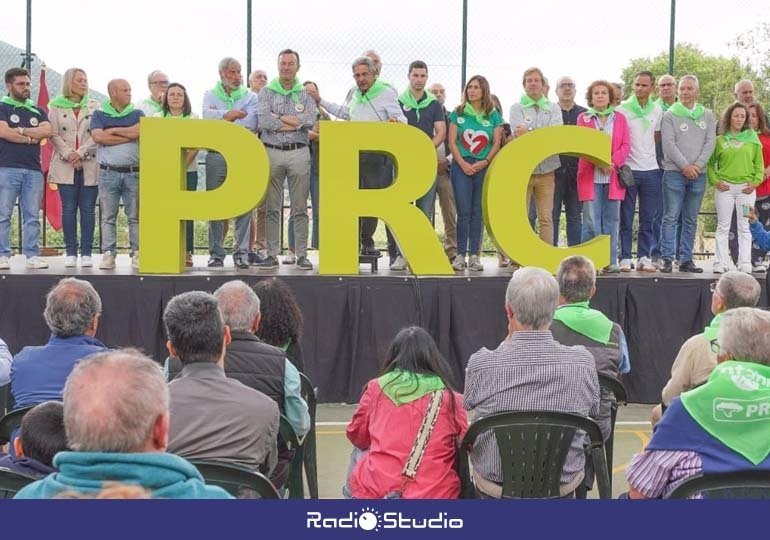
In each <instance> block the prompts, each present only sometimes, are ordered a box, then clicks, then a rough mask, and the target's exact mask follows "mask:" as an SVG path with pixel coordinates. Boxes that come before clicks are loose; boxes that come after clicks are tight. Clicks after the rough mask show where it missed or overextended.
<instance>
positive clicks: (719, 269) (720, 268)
mask: <svg viewBox="0 0 770 540" xmlns="http://www.w3.org/2000/svg"><path fill="white" fill-rule="evenodd" d="M712 272H714V273H715V274H724V273H725V266H724V265H723V264H721V263H718V262H715V263H714V269H713V270H712Z"/></svg>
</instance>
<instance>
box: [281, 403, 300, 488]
mask: <svg viewBox="0 0 770 540" xmlns="http://www.w3.org/2000/svg"><path fill="white" fill-rule="evenodd" d="M278 433H279V434H280V435H281V437H282V438H283V440H284V441H285V442H286V446H287V447H288V448H289V450H294V457H292V459H291V463H289V476H288V478H287V479H286V485H285V488H286V490H287V496H288V498H289V499H304V498H305V484H304V482H303V478H302V469H303V464H304V462H305V445H304V442H305V440H306V438H302V439H300V438H299V437H298V436H297V433H296V432H295V431H294V428H293V427H291V424H290V423H289V419H288V418H286V417H285V416H284V415H281V422H280V424H279V425H278Z"/></svg>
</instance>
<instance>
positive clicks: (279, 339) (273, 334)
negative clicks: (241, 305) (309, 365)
mask: <svg viewBox="0 0 770 540" xmlns="http://www.w3.org/2000/svg"><path fill="white" fill-rule="evenodd" d="M254 292H256V293H257V296H259V301H260V312H261V313H262V319H261V320H260V323H259V328H257V337H258V338H259V339H261V340H262V341H264V342H265V343H267V344H269V345H272V346H274V347H278V348H279V349H283V350H284V351H286V358H288V359H289V361H290V362H291V363H292V364H294V367H296V368H297V369H298V370H299V371H300V372H302V373H304V371H305V363H304V361H303V358H302V347H301V346H300V338H301V337H302V312H301V311H300V309H299V305H298V304H297V298H296V297H295V296H294V293H293V292H292V290H291V289H290V288H289V286H288V285H286V282H285V281H282V280H280V279H278V278H270V279H263V280H262V281H259V282H257V283H256V284H255V285H254Z"/></svg>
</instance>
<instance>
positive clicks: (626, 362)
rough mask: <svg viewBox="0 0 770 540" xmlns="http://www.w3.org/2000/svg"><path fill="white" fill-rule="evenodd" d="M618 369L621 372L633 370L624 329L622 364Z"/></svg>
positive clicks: (621, 349)
mask: <svg viewBox="0 0 770 540" xmlns="http://www.w3.org/2000/svg"><path fill="white" fill-rule="evenodd" d="M618 370H619V371H620V372H621V373H628V372H629V371H631V359H630V358H629V356H628V344H627V343H626V335H625V334H624V333H623V331H622V330H621V331H620V366H619V367H618Z"/></svg>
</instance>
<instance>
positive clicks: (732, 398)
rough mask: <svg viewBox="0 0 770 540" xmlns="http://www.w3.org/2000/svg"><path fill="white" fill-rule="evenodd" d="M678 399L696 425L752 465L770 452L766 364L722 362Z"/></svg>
mask: <svg viewBox="0 0 770 540" xmlns="http://www.w3.org/2000/svg"><path fill="white" fill-rule="evenodd" d="M681 399H682V405H683V406H684V408H685V410H687V412H688V413H689V414H690V416H692V418H693V420H695V422H697V423H698V425H700V426H701V427H702V428H703V429H704V430H705V431H706V432H707V433H709V434H710V435H711V436H713V437H714V438H716V439H718V440H719V441H721V442H722V444H724V445H725V446H727V447H728V448H731V449H732V450H734V451H735V452H737V453H739V454H740V455H742V456H743V457H744V458H746V459H747V460H749V461H750V462H751V463H752V464H753V465H758V464H760V463H761V462H762V461H764V459H765V458H767V456H768V454H770V366H764V365H761V364H755V363H753V362H745V361H740V360H732V361H729V362H723V363H721V364H719V365H717V367H715V368H714V371H712V372H711V376H709V380H708V382H707V383H706V384H704V385H702V386H699V387H698V388H695V389H694V390H690V391H689V392H685V393H684V394H682V397H681Z"/></svg>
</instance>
